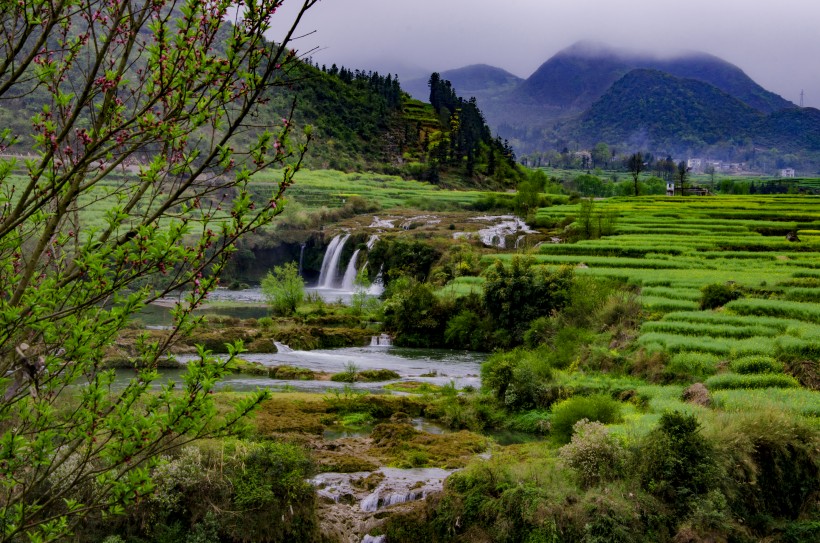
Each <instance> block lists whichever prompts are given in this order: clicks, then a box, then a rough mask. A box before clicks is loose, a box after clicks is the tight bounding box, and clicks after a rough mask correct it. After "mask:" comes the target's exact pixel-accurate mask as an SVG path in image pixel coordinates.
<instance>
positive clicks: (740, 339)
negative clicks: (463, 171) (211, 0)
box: [465, 196, 820, 405]
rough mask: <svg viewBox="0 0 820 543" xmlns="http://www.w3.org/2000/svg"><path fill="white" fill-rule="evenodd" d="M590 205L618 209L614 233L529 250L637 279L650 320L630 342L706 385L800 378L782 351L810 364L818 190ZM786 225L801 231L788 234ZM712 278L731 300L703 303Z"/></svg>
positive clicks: (818, 249) (815, 318)
mask: <svg viewBox="0 0 820 543" xmlns="http://www.w3.org/2000/svg"><path fill="white" fill-rule="evenodd" d="M595 210H596V212H614V213H615V214H616V215H617V217H618V219H617V224H616V229H615V233H614V235H611V236H607V237H604V238H602V239H596V240H586V241H579V242H577V243H559V244H545V245H542V246H541V247H539V248H538V250H537V252H536V253H535V255H534V256H535V258H536V260H537V261H538V262H540V263H543V264H552V265H555V264H569V265H573V266H576V268H577V272H578V273H580V274H589V275H595V276H606V277H614V278H619V279H622V280H624V281H626V282H628V283H630V284H634V285H636V286H637V287H639V288H640V290H641V299H642V304H643V307H644V309H645V311H646V312H647V316H648V320H647V322H645V323H644V325H643V326H642V328H641V331H640V336H639V338H638V342H639V344H640V345H642V346H643V347H645V348H646V349H647V350H648V351H649V352H654V351H664V352H666V353H667V355H668V356H670V364H669V368H671V369H670V371H680V372H682V373H684V374H688V375H691V376H692V377H695V378H702V379H710V381H708V382H707V385H709V388H711V389H721V390H732V389H735V388H743V389H762V388H765V389H771V388H791V387H795V386H797V382H796V381H795V380H794V379H791V378H785V377H787V376H785V375H783V374H782V364H781V363H780V362H779V361H783V360H790V361H795V360H809V361H813V363H814V364H816V361H817V359H818V358H820V304H818V303H817V302H818V301H820V235H818V232H819V231H820V198H815V197H806V196H768V197H766V196H726V197H703V198H697V197H691V198H685V199H681V198H668V197H654V198H640V199H612V200H606V201H600V202H595ZM577 212H578V206H568V205H567V206H555V207H551V208H545V209H541V210H539V211H538V219H539V220H540V221H541V222H543V223H550V222H553V223H555V224H558V223H559V222H561V221H562V220H565V219H566V217H567V216H572V215H575V214H576V213H577ZM788 232H796V233H797V236H798V238H799V239H800V241H799V242H791V241H787V240H786V234H787V233H788ZM511 257H512V255H501V258H511ZM711 284H721V285H730V286H732V288H733V289H735V290H736V291H737V292H738V293H739V294H740V298H739V299H737V300H734V301H731V302H729V303H727V304H725V306H724V307H722V308H718V309H716V310H700V309H699V305H700V304H699V302H700V298H701V289H702V288H703V287H704V286H706V285H711ZM465 286H466V285H465ZM750 357H757V358H758V359H760V358H762V360H763V361H762V362H761V361H758V362H759V363H753V362H749V359H750ZM744 361H745V363H744ZM727 365H728V367H727ZM717 373H720V375H717ZM712 376H713V377H712ZM733 398H734V397H733V396H731V395H729V396H727V397H726V398H725V400H724V401H727V402H732V401H735V399H733ZM744 402H745V403H748V402H746V400H744ZM741 403H743V402H741ZM745 403H744V405H745Z"/></svg>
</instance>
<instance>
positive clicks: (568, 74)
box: [509, 42, 794, 113]
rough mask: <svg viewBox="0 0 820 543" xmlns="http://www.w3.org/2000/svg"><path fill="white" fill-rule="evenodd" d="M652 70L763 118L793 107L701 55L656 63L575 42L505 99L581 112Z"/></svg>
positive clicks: (726, 64) (725, 64)
mask: <svg viewBox="0 0 820 543" xmlns="http://www.w3.org/2000/svg"><path fill="white" fill-rule="evenodd" d="M638 68H644V69H653V70H658V71H661V72H665V73H668V74H670V75H674V76H677V77H681V78H686V79H694V80H697V81H703V82H705V83H709V84H710V85H713V86H714V87H717V88H718V89H720V90H722V91H723V92H725V93H727V94H729V95H731V96H734V97H735V98H737V99H738V100H740V101H741V102H743V103H745V104H747V105H748V106H750V107H752V108H754V109H756V110H758V111H761V112H763V113H772V112H775V111H778V110H780V109H784V108H787V107H794V104H792V103H791V102H789V101H787V100H785V99H783V98H781V97H780V96H778V95H776V94H774V93H772V92H769V91H767V90H765V89H764V88H762V87H761V86H760V85H758V84H757V83H755V82H754V81H753V80H752V79H751V78H750V77H749V76H747V75H746V74H745V73H744V72H743V70H741V69H740V68H738V67H737V66H735V65H733V64H731V63H729V62H726V61H724V60H722V59H720V58H718V57H715V56H712V55H708V54H705V53H686V54H682V55H679V56H676V57H672V58H655V57H651V56H647V55H640V54H636V53H631V52H627V51H623V50H619V49H615V48H611V47H607V46H605V45H602V44H598V43H594V42H579V43H576V44H574V45H572V46H571V47H568V48H566V49H564V50H562V51H560V52H558V53H557V54H556V55H554V56H553V57H552V58H550V59H549V60H548V61H547V62H545V63H544V64H542V65H541V66H540V67H539V68H538V69H537V70H536V71H535V72H534V73H533V74H532V75H531V76H530V77H529V78H527V79H526V81H524V82H523V83H522V84H521V85H519V86H518V88H516V89H515V91H513V92H512V93H511V95H510V96H509V101H511V102H516V103H527V102H530V103H533V104H537V105H545V104H547V105H551V106H556V107H560V108H566V109H569V110H572V109H575V110H583V109H586V108H587V107H589V106H590V105H592V103H593V102H594V101H595V100H597V99H598V98H600V97H601V96H602V95H603V94H604V93H605V92H606V91H607V90H608V89H609V88H610V87H611V86H612V84H613V83H615V82H616V81H618V80H619V79H621V78H622V77H623V76H624V75H626V74H627V73H628V72H630V71H632V70H634V69H638Z"/></svg>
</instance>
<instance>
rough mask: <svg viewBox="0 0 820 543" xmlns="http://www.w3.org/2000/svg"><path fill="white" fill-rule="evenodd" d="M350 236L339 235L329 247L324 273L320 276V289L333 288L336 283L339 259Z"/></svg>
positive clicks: (326, 252) (324, 261)
mask: <svg viewBox="0 0 820 543" xmlns="http://www.w3.org/2000/svg"><path fill="white" fill-rule="evenodd" d="M349 237H350V234H339V235H338V236H336V237H335V238H333V239H332V240H331V242H330V245H328V246H327V251H325V257H324V258H323V259H322V271H321V273H320V274H319V284H318V285H316V286H317V287H319V288H333V285H334V284H335V283H336V275H337V270H338V269H339V259H340V258H341V257H342V249H344V246H345V242H346V241H347V239H348V238H349Z"/></svg>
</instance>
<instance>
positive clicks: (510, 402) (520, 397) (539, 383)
mask: <svg viewBox="0 0 820 543" xmlns="http://www.w3.org/2000/svg"><path fill="white" fill-rule="evenodd" d="M551 377H552V368H551V367H550V363H549V360H548V359H547V358H546V356H545V355H544V352H542V351H540V350H535V351H529V350H526V349H522V348H518V349H515V350H513V351H507V352H500V353H495V354H493V355H491V356H490V357H489V358H488V359H487V360H486V361H485V362H484V363H483V364H482V365H481V382H482V386H483V387H484V389H485V390H488V391H490V392H492V393H493V394H494V395H495V397H496V398H497V399H498V400H499V401H501V402H502V403H504V405H506V406H507V407H508V408H510V409H529V408H532V407H536V406H541V405H540V404H541V403H542V402H541V401H540V395H541V392H542V390H543V388H544V386H545V385H546V384H547V383H548V381H549V379H550V378H551Z"/></svg>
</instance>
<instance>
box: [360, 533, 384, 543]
mask: <svg viewBox="0 0 820 543" xmlns="http://www.w3.org/2000/svg"><path fill="white" fill-rule="evenodd" d="M385 541H387V536H386V535H370V534H367V535H365V536H364V537H363V538H362V543H385Z"/></svg>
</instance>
